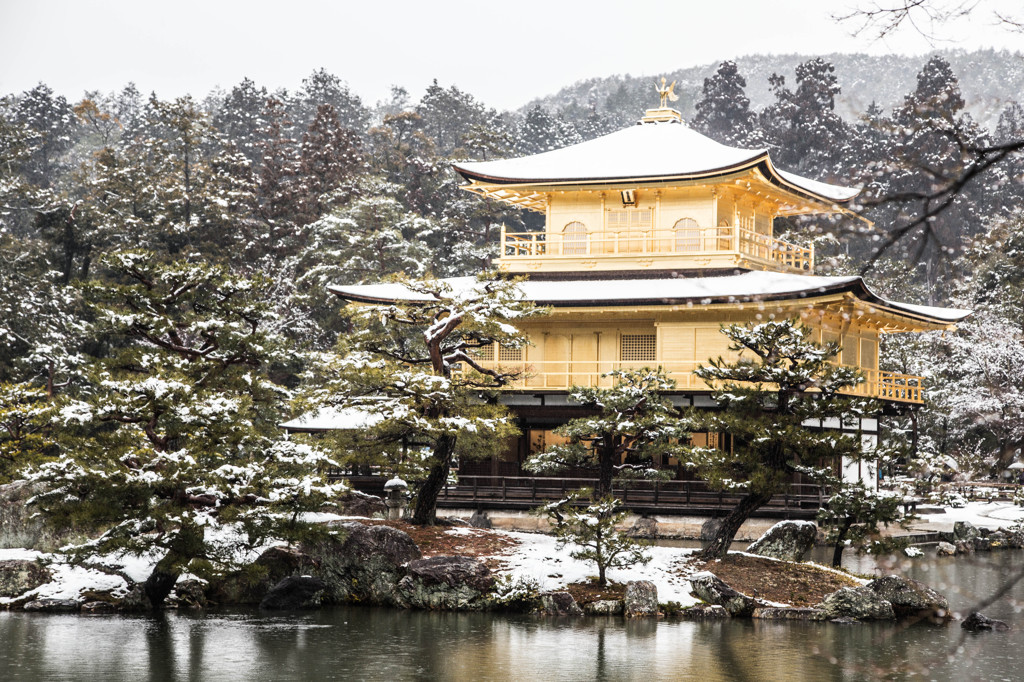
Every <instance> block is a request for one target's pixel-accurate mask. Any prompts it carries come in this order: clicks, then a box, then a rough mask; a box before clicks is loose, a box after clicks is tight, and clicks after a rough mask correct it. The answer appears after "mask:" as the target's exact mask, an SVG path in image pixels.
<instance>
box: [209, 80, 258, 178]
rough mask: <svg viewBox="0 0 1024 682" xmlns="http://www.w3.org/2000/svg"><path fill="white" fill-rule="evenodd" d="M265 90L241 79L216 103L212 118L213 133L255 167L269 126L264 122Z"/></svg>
mask: <svg viewBox="0 0 1024 682" xmlns="http://www.w3.org/2000/svg"><path fill="white" fill-rule="evenodd" d="M269 98H270V95H269V94H267V89H266V88H264V87H260V88H257V87H256V83H254V82H253V81H251V80H249V79H248V78H245V79H243V80H242V82H241V83H239V84H238V85H236V86H235V87H233V88H231V91H230V92H229V93H227V95H225V96H224V98H223V99H222V100H221V101H220V103H219V104H220V106H219V108H218V110H217V113H216V114H215V115H214V116H213V120H212V125H213V127H214V129H215V130H216V131H217V132H218V133H219V134H220V135H221V136H222V137H223V138H225V139H227V140H230V141H231V143H232V144H233V145H234V146H235V147H236V148H237V149H238V151H239V152H241V153H242V154H243V155H244V156H245V157H246V158H247V159H249V161H250V162H251V163H253V164H257V163H259V161H260V159H261V157H262V152H261V148H260V141H261V139H262V135H263V131H264V130H266V129H267V127H268V124H269V122H268V121H267V120H266V118H265V113H266V103H267V100H268V99H269Z"/></svg>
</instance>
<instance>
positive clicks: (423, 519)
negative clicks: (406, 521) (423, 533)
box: [412, 436, 455, 526]
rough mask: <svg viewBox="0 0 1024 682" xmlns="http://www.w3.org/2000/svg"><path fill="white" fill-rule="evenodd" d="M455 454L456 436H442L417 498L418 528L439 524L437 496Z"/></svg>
mask: <svg viewBox="0 0 1024 682" xmlns="http://www.w3.org/2000/svg"><path fill="white" fill-rule="evenodd" d="M454 452H455V436H442V437H441V438H439V439H438V441H437V445H435V446H434V461H435V462H437V463H436V464H434V466H432V467H430V473H428V474H427V479H426V480H425V481H423V485H422V486H421V487H420V491H419V494H418V495H417V496H416V510H415V511H414V512H413V515H412V522H413V523H414V524H416V525H418V526H432V525H434V523H436V522H437V496H438V495H440V494H441V489H442V488H444V484H445V482H446V481H447V480H448V471H449V469H450V468H451V463H452V453H454Z"/></svg>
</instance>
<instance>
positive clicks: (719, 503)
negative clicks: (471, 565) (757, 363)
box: [438, 475, 831, 518]
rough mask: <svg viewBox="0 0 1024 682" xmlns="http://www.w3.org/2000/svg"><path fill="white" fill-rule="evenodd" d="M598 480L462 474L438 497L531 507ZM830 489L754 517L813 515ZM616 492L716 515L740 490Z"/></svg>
mask: <svg viewBox="0 0 1024 682" xmlns="http://www.w3.org/2000/svg"><path fill="white" fill-rule="evenodd" d="M596 485H597V480H596V479H590V478H559V477H553V476H462V475H460V476H459V478H458V483H457V484H456V485H448V486H445V488H444V489H443V490H442V491H441V494H440V495H439V496H438V503H439V504H440V505H441V506H444V507H470V508H483V507H496V508H503V509H532V508H534V507H537V506H538V505H540V504H543V503H545V502H550V501H552V500H560V499H563V498H565V496H566V495H567V494H569V493H571V492H572V491H574V490H579V489H580V488H591V489H593V488H594V487H595V486H596ZM830 494H831V493H830V491H829V490H828V489H827V488H823V487H821V486H819V485H816V484H806V483H796V484H791V485H790V486H789V488H788V489H787V490H786V491H785V492H783V493H780V494H778V495H776V496H774V497H773V498H772V499H771V501H770V502H769V503H768V504H766V505H764V506H763V507H762V508H761V509H760V510H758V513H757V514H755V516H769V517H776V518H813V517H814V515H815V513H816V511H817V509H818V508H819V507H820V506H821V504H822V503H823V502H824V501H825V500H827V499H828V497H829V495H830ZM612 495H614V496H615V497H616V498H618V499H619V500H621V501H622V503H623V506H624V507H625V508H626V509H629V510H631V511H635V512H639V513H647V512H660V513H667V512H670V511H674V510H675V511H679V512H690V513H694V512H700V513H710V514H715V513H718V512H724V511H726V510H729V509H732V508H733V507H734V506H735V505H736V504H737V502H739V500H740V498H741V497H742V496H743V495H744V493H743V492H741V491H719V490H712V489H711V488H709V487H708V484H707V483H705V482H704V481H674V480H669V481H630V482H629V483H628V485H621V484H613V486H612Z"/></svg>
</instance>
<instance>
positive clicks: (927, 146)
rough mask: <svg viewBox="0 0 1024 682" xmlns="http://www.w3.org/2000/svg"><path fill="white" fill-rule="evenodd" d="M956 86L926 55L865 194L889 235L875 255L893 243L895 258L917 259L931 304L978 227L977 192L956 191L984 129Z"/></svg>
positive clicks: (940, 63)
mask: <svg viewBox="0 0 1024 682" xmlns="http://www.w3.org/2000/svg"><path fill="white" fill-rule="evenodd" d="M963 109H964V100H963V96H962V95H961V93H960V86H959V83H958V81H957V78H956V76H955V75H954V74H953V72H952V69H951V67H950V65H949V63H948V62H947V61H946V60H944V59H943V58H942V57H940V56H935V57H932V58H931V59H929V61H928V63H927V64H925V66H924V68H923V69H922V70H921V72H920V73H919V74H918V76H917V87H916V88H915V90H914V92H912V93H910V94H908V95H907V96H906V97H905V98H904V101H903V104H902V105H901V106H900V107H898V108H897V109H896V110H895V111H894V112H893V119H892V120H893V124H894V126H895V128H894V135H893V136H892V138H891V141H890V145H889V146H888V148H887V149H885V150H884V151H883V153H882V158H881V159H880V160H879V162H878V163H877V165H876V166H875V169H876V172H875V177H874V178H873V179H872V182H871V184H870V185H869V189H870V194H868V196H866V197H865V198H864V199H863V202H864V203H865V204H866V205H868V206H871V207H873V209H872V210H871V211H870V212H869V213H868V215H869V216H870V217H871V218H872V219H873V220H875V222H876V223H877V224H880V225H886V226H889V227H888V233H887V234H885V235H884V239H883V240H882V241H881V243H880V248H879V250H877V251H876V252H875V254H874V255H873V256H872V260H874V259H876V258H878V257H879V256H880V255H882V254H884V253H885V252H886V250H887V249H888V248H889V247H891V246H893V245H897V246H898V248H897V250H896V253H895V254H894V257H896V258H901V259H904V260H909V261H910V262H911V263H921V264H922V266H923V268H922V271H921V273H922V274H921V275H919V276H922V277H923V278H924V279H925V281H926V283H927V284H928V289H929V291H930V294H931V300H930V301H929V302H932V303H934V298H935V297H937V296H941V295H943V294H944V293H948V291H944V289H943V280H946V279H948V278H947V277H946V276H945V275H946V274H948V272H947V269H948V266H949V262H948V260H947V259H946V258H945V257H944V256H945V255H946V254H947V253H955V252H956V251H959V250H960V249H962V248H963V246H965V244H966V242H965V241H964V236H965V232H966V233H967V234H968V235H969V234H970V232H972V231H974V230H977V229H978V228H977V227H973V228H972V226H980V225H981V224H982V221H981V219H980V217H979V208H980V203H981V199H982V198H981V196H980V195H978V194H976V193H975V192H976V190H977V189H979V188H975V189H973V190H972V189H970V188H964V187H961V188H957V187H956V183H957V182H958V180H957V179H958V178H961V177H962V176H963V174H964V173H965V172H966V171H967V169H968V168H969V167H971V166H972V165H973V164H975V163H976V162H977V157H976V153H975V151H974V150H976V149H977V148H978V147H979V146H980V145H981V143H982V136H981V131H980V130H979V129H978V127H977V126H976V125H975V124H974V122H973V121H972V120H971V119H970V117H969V116H967V115H966V114H965V113H964V111H963Z"/></svg>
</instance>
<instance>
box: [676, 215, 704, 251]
mask: <svg viewBox="0 0 1024 682" xmlns="http://www.w3.org/2000/svg"><path fill="white" fill-rule="evenodd" d="M672 229H674V230H675V231H676V251H700V225H698V224H697V221H696V220H694V219H693V218H683V219H681V220H677V221H676V224H675V225H673V226H672Z"/></svg>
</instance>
